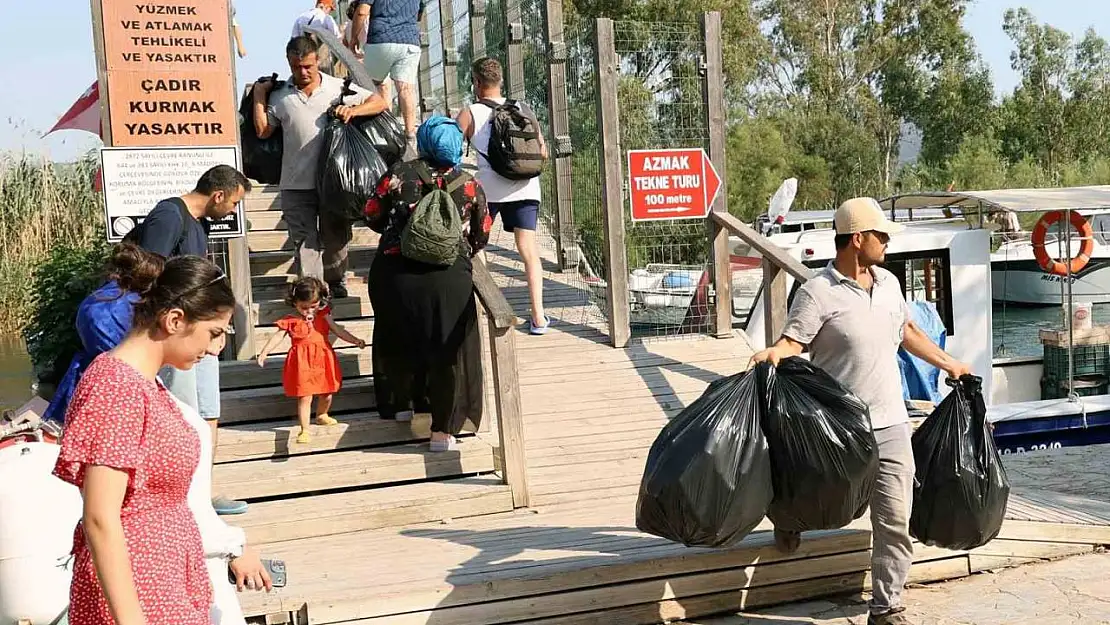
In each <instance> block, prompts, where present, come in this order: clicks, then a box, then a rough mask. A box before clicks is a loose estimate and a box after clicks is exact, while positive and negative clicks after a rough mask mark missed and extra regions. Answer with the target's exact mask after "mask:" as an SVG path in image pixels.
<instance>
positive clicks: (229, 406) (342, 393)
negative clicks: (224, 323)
mask: <svg viewBox="0 0 1110 625" xmlns="http://www.w3.org/2000/svg"><path fill="white" fill-rule="evenodd" d="M283 360H284V359H281V358H274V361H283ZM340 362H342V361H340ZM269 364H270V363H269V362H267V365H269ZM255 368H256V369H257V368H258V365H255ZM221 374H222V370H221ZM280 376H281V372H280V369H279V370H278V385H276V386H266V387H261V388H250V389H239V390H231V391H222V392H221V393H220V425H221V426H223V425H231V424H235V423H251V422H258V421H269V420H273V419H282V418H289V419H292V418H294V417H296V415H297V403H296V401H297V400H295V399H293V398H291V397H286V396H285V391H283V390H282V388H281V385H280V380H281V377H280ZM376 406H377V401H376V399H375V395H374V379H373V378H354V379H345V380H344V381H343V387H342V388H341V389H339V392H338V393H336V394H335V398H334V400H333V402H332V410H333V411H334V412H337V413H341V412H353V411H369V410H372V409H373V408H374V407H376ZM220 442H221V443H222V442H223V441H222V440H221V441H220Z"/></svg>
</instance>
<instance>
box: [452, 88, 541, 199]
mask: <svg viewBox="0 0 1110 625" xmlns="http://www.w3.org/2000/svg"><path fill="white" fill-rule="evenodd" d="M490 99H491V100H493V101H494V102H497V103H498V104H504V102H505V98H490ZM525 107H527V105H526V104H523V103H522V104H521V108H522V109H525V110H527V109H526V108H525ZM492 113H493V110H492V109H490V108H489V107H488V106H486V105H484V104H471V105H470V116H471V118H472V119H473V120H474V136H473V137H471V139H470V145H471V147H473V148H474V149H475V150H476V151H477V152H478V182H480V183H481V184H482V189H483V190H484V191H485V192H486V201H487V202H519V201H521V200H535V201H537V202H538V201H540V199H541V196H542V192H541V190H540V177H539V176H537V177H535V178H529V179H528V180H509V179H507V178H503V177H501V176H500V175H499V174H498V173H497V172H495V171H493V168H492V167H490V164H489V161H487V160H486V157H485V156H482V155H483V154H485V153H486V152H487V150H488V149H489V118H490V115H491V114H492Z"/></svg>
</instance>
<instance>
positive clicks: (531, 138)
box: [478, 98, 546, 180]
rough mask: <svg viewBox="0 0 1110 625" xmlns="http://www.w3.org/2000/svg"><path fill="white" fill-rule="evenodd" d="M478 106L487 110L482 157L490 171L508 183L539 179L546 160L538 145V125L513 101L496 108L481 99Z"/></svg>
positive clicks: (539, 135)
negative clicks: (486, 145) (507, 180)
mask: <svg viewBox="0 0 1110 625" xmlns="http://www.w3.org/2000/svg"><path fill="white" fill-rule="evenodd" d="M478 104H481V105H483V106H487V107H489V108H490V109H491V110H492V111H493V112H492V113H490V117H489V146H488V147H487V148H486V153H485V154H482V153H481V152H478V153H479V154H482V156H483V157H485V159H486V160H487V161H489V165H490V167H491V168H492V169H493V171H495V172H497V174H498V175H499V176H501V177H502V178H507V179H509V180H528V179H529V178H535V177H536V176H539V175H540V173H541V172H542V171H543V164H544V161H545V160H546V159H545V158H544V156H543V147H542V144H541V143H540V141H541V133H540V123H539V122H538V121H537V120H536V118H535V117H534V116H532V115H525V114H524V111H523V109H521V107H520V104H519V103H518V102H517V101H516V100H505V103H504V104H498V103H496V102H494V101H493V100H489V99H485V98H483V99H481V100H478Z"/></svg>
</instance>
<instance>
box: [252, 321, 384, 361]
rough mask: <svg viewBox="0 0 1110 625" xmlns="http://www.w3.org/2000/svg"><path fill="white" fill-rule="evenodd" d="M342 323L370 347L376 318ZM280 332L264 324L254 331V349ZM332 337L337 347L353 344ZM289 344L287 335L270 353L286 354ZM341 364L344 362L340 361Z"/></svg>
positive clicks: (333, 343)
mask: <svg viewBox="0 0 1110 625" xmlns="http://www.w3.org/2000/svg"><path fill="white" fill-rule="evenodd" d="M340 325H342V326H343V327H344V328H346V330H347V331H348V332H350V333H351V334H353V335H355V336H356V337H358V338H360V339H362V340H364V341H366V343H367V349H370V347H369V343H370V341H371V339H372V338H373V336H374V320H373V318H372V317H371V318H364V319H355V320H353V321H345V322H343V323H341V324H340ZM278 332H281V330H278V329H277V327H276V326H263V327H261V328H257V329H256V330H255V332H254V349H255V351H258V350H261V349H262V347H263V346H264V345H266V341H268V340H270V337H271V336H273V335H274V334H276V333H278ZM331 339H332V345H334V346H336V347H339V346H343V347H349V346H350V345H351V344H350V343H348V342H347V341H344V340H343V339H341V338H339V337H337V336H335V335H332V337H331ZM289 345H290V341H289V337H288V336H286V337H284V338H283V339H281V342H279V343H278V344H277V347H275V348H274V350H273V351H272V352H270V354H272V355H275V356H276V355H278V354H284V353H286V352H288V351H289ZM340 364H342V363H340Z"/></svg>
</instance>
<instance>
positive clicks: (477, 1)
mask: <svg viewBox="0 0 1110 625" xmlns="http://www.w3.org/2000/svg"><path fill="white" fill-rule="evenodd" d="M466 15H467V18H468V19H467V21H468V22H469V23H470V57H471V59H470V60H471V61H476V60H478V59H480V58H482V57H483V56H485V55H486V0H470V4H469V5H468V6H467V11H466Z"/></svg>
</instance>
